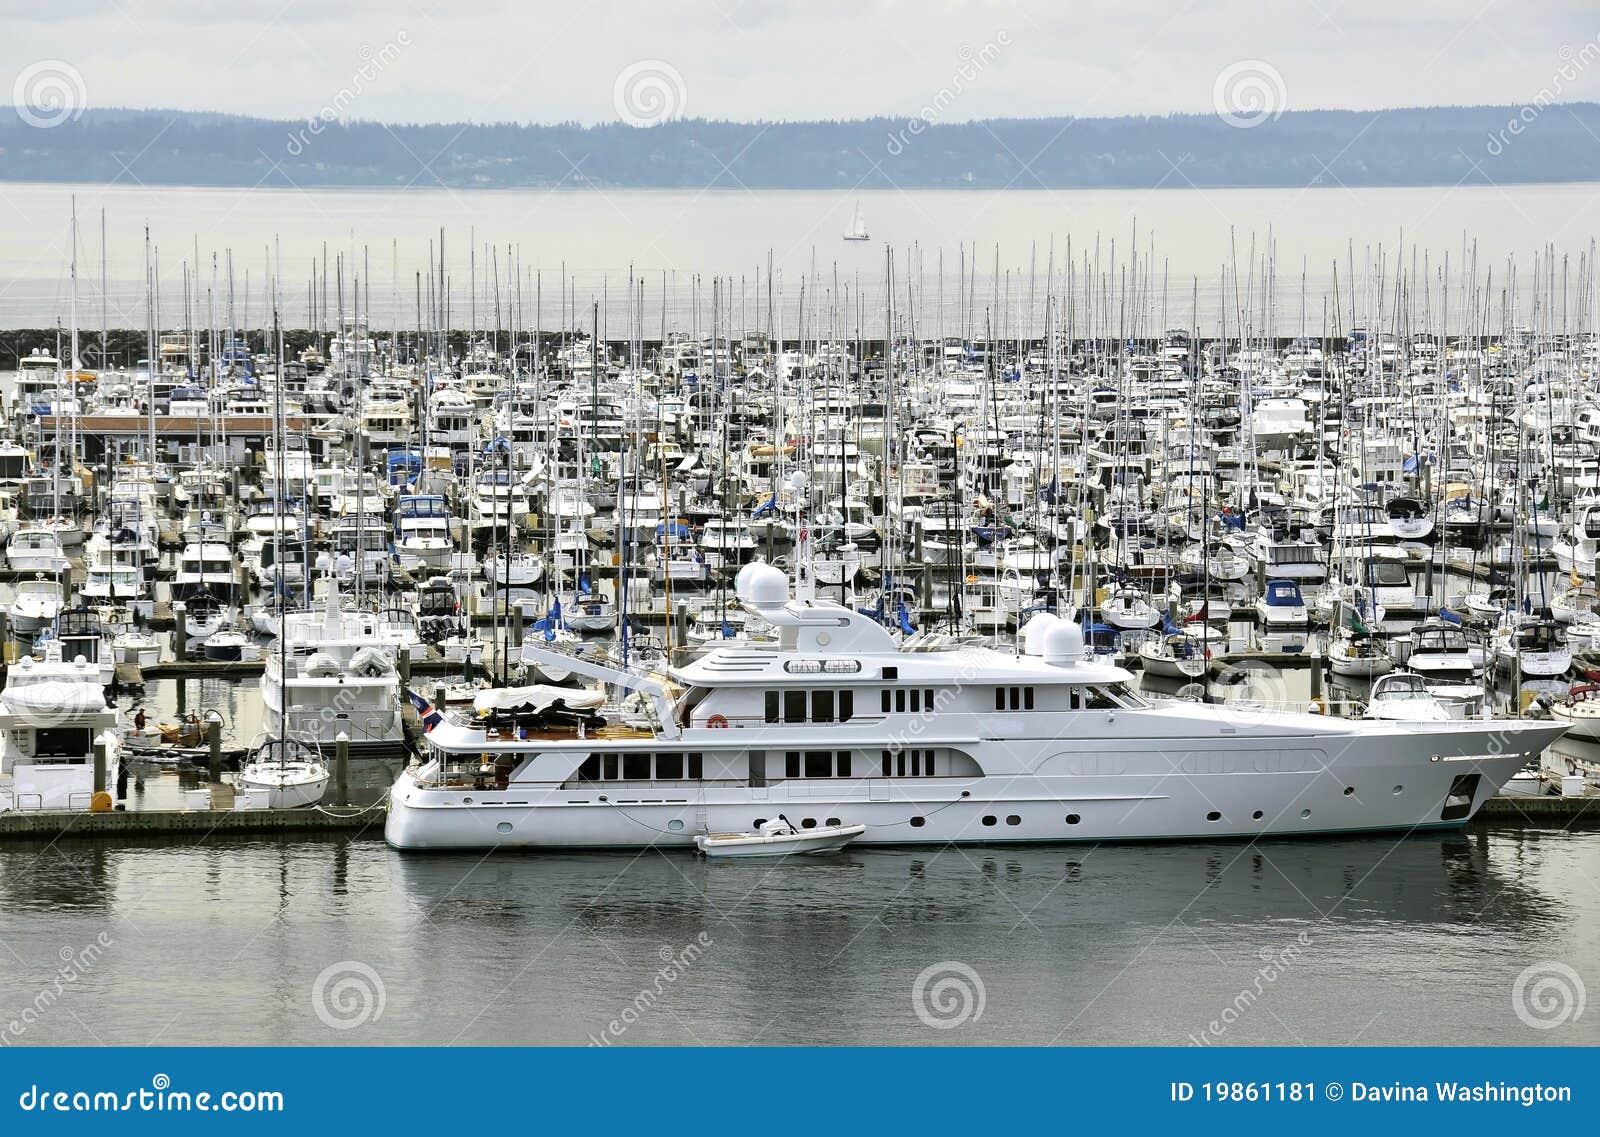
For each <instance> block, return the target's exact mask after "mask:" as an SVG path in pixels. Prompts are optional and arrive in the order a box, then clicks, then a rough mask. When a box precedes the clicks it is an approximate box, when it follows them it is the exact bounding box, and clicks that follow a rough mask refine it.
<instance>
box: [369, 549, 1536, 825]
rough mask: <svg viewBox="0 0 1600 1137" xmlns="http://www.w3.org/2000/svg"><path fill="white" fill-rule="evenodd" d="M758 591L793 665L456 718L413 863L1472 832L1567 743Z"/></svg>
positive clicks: (410, 804) (497, 702)
mask: <svg viewBox="0 0 1600 1137" xmlns="http://www.w3.org/2000/svg"><path fill="white" fill-rule="evenodd" d="M737 595H738V598H739V601H740V603H741V604H742V605H743V606H744V608H745V609H746V610H747V611H748V612H750V613H751V614H752V615H753V616H758V617H759V618H760V619H761V620H762V621H764V622H765V623H767V624H769V625H772V626H774V627H775V628H776V629H777V632H778V641H777V643H776V644H775V645H771V646H760V645H757V644H753V643H737V642H735V643H730V644H728V645H726V646H723V647H720V648H718V649H716V650H713V651H711V652H709V653H707V654H706V655H704V656H702V657H701V658H699V659H696V660H695V661H694V662H692V663H690V664H687V665H685V666H683V667H679V668H675V669H672V670H671V671H670V672H669V674H668V677H667V679H666V680H665V681H662V680H656V679H649V678H643V677H638V676H634V675H632V674H629V673H626V672H623V671H619V670H614V669H612V668H609V667H607V666H605V665H602V664H598V663H594V662H590V661H587V660H583V659H579V658H575V657H567V656H563V657H561V662H562V664H563V666H565V667H567V668H569V669H570V670H571V671H572V672H573V673H575V674H577V675H581V676H588V677H590V678H593V679H598V680H601V681H602V682H603V683H604V684H605V685H606V686H607V687H610V688H614V689H616V690H619V691H625V692H628V701H627V702H624V703H622V704H618V703H616V702H615V701H614V700H613V701H611V702H607V700H606V697H605V695H604V694H603V693H602V692H600V691H589V692H586V691H581V690H571V691H565V692H563V691H561V690H559V689H552V688H544V687H541V688H524V689H521V690H509V691H507V690H501V691H494V692H489V693H486V695H484V696H480V700H479V704H478V705H475V707H474V709H473V712H472V713H471V714H470V715H463V714H461V713H460V712H452V713H450V714H448V715H446V716H445V717H444V719H443V720H442V721H440V722H438V723H437V724H436V725H435V726H434V727H433V728H432V730H430V731H429V732H428V734H427V735H426V751H427V752H426V755H425V760H424V762H423V763H422V764H421V765H420V766H419V767H418V768H416V769H415V770H409V771H406V772H404V773H402V774H401V775H400V778H399V780H398V781H397V782H396V784H395V786H394V788H393V792H392V794H391V797H390V808H389V815H388V820H387V824H386V828H385V834H386V836H387V838H388V841H389V843H390V844H391V845H394V846H396V847H398V848H402V849H451V848H483V847H495V846H507V847H515V846H544V847H574V846H602V847H603V846H624V847H625V846H642V845H664V846H674V845H681V846H684V847H688V846H690V845H691V844H692V843H693V840H694V838H695V836H696V835H698V834H705V833H721V832H738V831H747V830H751V831H753V830H758V829H759V828H760V825H761V823H762V822H763V821H765V820H769V819H771V818H774V817H776V816H778V814H780V813H781V814H783V815H784V816H786V817H788V818H789V819H790V820H791V821H793V822H795V823H796V824H797V825H799V826H801V827H802V828H811V827H815V826H818V825H824V826H825V825H831V824H839V823H844V824H854V823H863V824H865V825H866V826H867V831H866V833H865V834H864V835H863V836H862V837H861V838H860V842H861V843H864V844H873V843H878V844H933V843H940V844H942V843H946V842H1000V841H1106V840H1131V839H1151V838H1212V837H1231V838H1249V837H1256V836H1261V835H1273V836H1283V835H1300V834H1312V833H1330V832H1355V831H1362V830H1380V829H1407V830H1409V829H1413V828H1428V827H1438V826H1453V825H1460V824H1462V823H1464V822H1465V821H1467V819H1468V818H1470V817H1471V816H1472V814H1473V813H1474V811H1476V810H1477V808H1478V807H1479V806H1481V805H1482V804H1483V802H1484V800H1485V799H1486V798H1488V797H1489V796H1490V795H1492V794H1493V793H1494V792H1495V791H1496V790H1497V789H1498V788H1499V787H1500V785H1501V784H1502V783H1504V782H1505V781H1506V780H1507V779H1509V778H1510V777H1511V776H1512V774H1514V773H1515V772H1516V771H1517V770H1518V769H1520V768H1521V767H1522V766H1523V765H1525V764H1526V763H1527V762H1529V761H1530V760H1531V759H1534V758H1536V757H1537V756H1538V754H1539V753H1540V751H1542V750H1543V749H1544V747H1545V746H1546V745H1547V744H1549V743H1550V742H1551V741H1552V740H1554V739H1555V738H1557V737H1558V736H1559V735H1560V734H1561V732H1562V729H1563V728H1562V727H1561V726H1559V725H1551V724H1550V723H1548V722H1523V721H1498V722H1488V721H1484V722H1474V723H1464V722H1451V723H1429V722H1362V721H1354V720H1343V719H1333V718H1325V717H1321V716H1316V715H1307V714H1293V713H1272V712H1266V711H1261V712H1252V711H1241V710H1239V709H1237V708H1227V707H1215V706H1206V705H1201V704H1195V703H1188V702H1170V703H1151V702H1148V701H1146V700H1145V699H1143V698H1142V697H1141V696H1139V695H1138V694H1136V693H1135V692H1134V691H1133V690H1132V689H1131V688H1130V686H1129V681H1130V680H1131V679H1132V676H1131V675H1130V674H1129V673H1128V672H1126V671H1124V670H1122V669H1121V668H1118V667H1114V666H1110V665H1108V664H1105V663H1102V662H1098V661H1096V660H1094V659H1092V658H1091V657H1089V656H1087V655H1086V654H1085V652H1084V644H1083V639H1082V635H1081V633H1080V631H1079V629H1078V627H1077V626H1076V625H1075V624H1072V623H1069V622H1067V621H1063V620H1060V619H1058V618H1056V617H1053V616H1048V615H1044V616H1036V617H1035V618H1034V619H1033V620H1032V621H1030V622H1029V624H1028V626H1027V628H1026V632H1025V637H1024V638H1025V642H1026V648H1025V650H1023V651H1021V652H1019V653H1017V654H1008V653H1005V652H999V651H994V650H988V649H982V648H975V647H962V648H959V649H955V650H943V651H928V652H907V651H901V650H899V648H898V647H897V645H896V644H895V642H894V640H893V639H892V638H891V636H890V634H889V633H888V632H887V631H885V630H884V629H883V628H882V627H881V626H880V625H878V624H876V623H874V622H873V621H872V620H871V619H870V618H869V617H867V616H864V615H862V614H860V613H858V612H855V611H853V610H851V609H849V608H845V607H842V606H840V605H837V604H833V603H828V602H823V601H815V600H810V599H800V600H790V599H789V589H788V580H787V578H786V577H785V575H784V574H783V573H782V572H781V571H780V570H778V569H776V568H774V567H772V566H770V565H766V564H764V563H760V562H757V563H755V564H752V565H748V566H746V567H745V568H744V569H743V570H742V571H741V572H740V574H739V579H738V582H737ZM525 646H526V645H525ZM536 650H537V649H536ZM602 704H605V705H604V706H602ZM613 706H614V707H616V711H615V712H613V711H612V710H610V709H609V708H610V707H613ZM630 706H631V707H632V708H635V709H630Z"/></svg>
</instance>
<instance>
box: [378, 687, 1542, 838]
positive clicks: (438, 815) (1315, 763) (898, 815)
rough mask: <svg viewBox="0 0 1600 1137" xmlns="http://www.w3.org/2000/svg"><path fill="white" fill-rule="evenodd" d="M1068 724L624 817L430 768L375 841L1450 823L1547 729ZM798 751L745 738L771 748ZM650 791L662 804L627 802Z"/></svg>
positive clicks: (393, 801) (1146, 714) (581, 795)
mask: <svg viewBox="0 0 1600 1137" xmlns="http://www.w3.org/2000/svg"><path fill="white" fill-rule="evenodd" d="M1077 713H1078V714H1080V715H1083V716H1091V715H1093V716H1096V718H1097V721H1091V720H1090V719H1089V718H1087V717H1085V718H1084V719H1083V720H1081V724H1080V726H1079V727H1078V729H1077V731H1076V732H1075V737H1071V738H1067V737H1063V738H1061V739H1059V740H1051V741H1043V740H1029V741H1026V742H1022V741H1016V740H1013V741H1006V742H992V743H983V742H974V743H973V744H972V745H970V746H969V747H968V749H969V750H970V752H971V753H972V754H973V755H974V757H976V758H977V759H978V761H979V762H980V764H981V763H982V762H984V761H992V762H993V763H994V764H995V765H996V766H997V767H998V766H999V765H1000V764H1001V763H1002V762H1006V763H1008V764H1009V765H1008V768H1007V769H1006V770H1004V771H1001V770H999V769H997V770H996V772H995V773H994V774H993V775H991V776H989V777H983V776H976V777H962V776H957V777H940V778H929V779H904V778H856V779H842V778H835V779H829V780H827V781H826V782H821V781H813V780H806V779H796V780H788V781H785V780H780V781H778V782H776V783H774V784H771V785H769V786H759V787H750V786H747V785H740V784H728V783H725V782H696V783H686V784H684V785H682V786H678V787H675V788H674V789H673V791H672V792H671V793H661V792H644V791H639V792H629V793H628V794H627V796H628V797H629V798H632V799H635V800H631V801H630V802H629V803H628V804H627V805H626V806H625V807H619V806H617V805H615V804H612V802H611V801H604V800H600V799H599V797H600V795H598V794H597V793H596V792H594V791H595V789H596V787H595V786H592V785H584V786H581V787H579V788H577V789H567V788H563V787H562V785H561V784H559V783H556V784H550V783H545V784H539V783H522V782H512V783H511V784H510V785H508V786H507V787H506V788H505V789H503V790H502V789H475V788H473V787H470V786H469V787H442V786H436V785H433V784H431V783H430V782H429V781H428V779H429V777H430V775H431V772H432V771H433V770H435V769H436V766H435V765H434V764H433V763H430V764H428V765H427V766H424V767H422V768H421V769H419V770H417V771H407V772H405V773H402V774H401V775H400V778H399V780H398V781H397V782H396V783H395V786H394V789H393V791H392V793H391V796H390V807H389V813H388V817H387V821H386V825H385V836H386V838H387V840H388V842H389V844H391V845H393V846H395V847H397V848H401V849H461V848H493V847H526V848H638V847H643V846H659V847H681V848H692V847H694V844H695V837H696V836H699V835H704V834H707V833H730V832H741V831H747V830H756V829H759V828H760V826H759V822H760V821H763V820H767V819H771V818H775V817H777V815H778V814H779V813H783V814H785V815H786V816H787V817H788V818H789V819H790V820H791V821H793V822H794V823H796V824H797V825H803V824H804V822H805V820H806V819H813V820H815V821H816V822H817V823H818V824H822V823H824V822H825V820H826V819H827V818H829V817H849V818H851V819H852V820H854V821H858V822H860V823H862V824H864V825H865V826H866V832H864V833H863V834H862V835H861V836H860V837H859V838H856V841H857V843H859V844H863V845H928V844H948V843H978V844H985V843H1000V842H1020V841H1028V842H1041V841H1057V842H1090V841H1119V840H1155V839H1169V840H1190V839H1204V838H1211V839H1214V838H1232V839H1238V840H1247V839H1251V838H1256V837H1262V836H1309V835H1313V834H1327V833H1347V832H1368V831H1378V830H1411V829H1417V828H1451V827H1454V826H1459V825H1462V824H1465V823H1466V821H1467V820H1468V819H1469V818H1470V816H1471V815H1472V813H1474V812H1476V811H1477V809H1478V808H1479V807H1480V806H1481V805H1482V804H1483V803H1484V801H1486V800H1487V799H1488V798H1489V797H1490V796H1492V795H1493V794H1494V793H1495V792H1496V790H1497V789H1498V788H1499V787H1500V785H1501V784H1503V783H1504V782H1506V781H1507V780H1509V779H1510V778H1511V776H1512V775H1513V774H1515V773H1516V772H1517V771H1518V770H1520V769H1521V768H1522V767H1523V766H1525V765H1527V764H1528V763H1529V762H1530V761H1534V760H1536V759H1537V758H1538V756H1539V754H1540V752H1541V751H1542V750H1543V749H1544V748H1545V747H1546V746H1547V745H1548V744H1549V743H1550V742H1551V741H1553V740H1554V739H1555V738H1557V737H1558V736H1559V735H1560V734H1561V731H1562V729H1563V728H1562V727H1561V726H1559V725H1551V724H1549V723H1530V722H1512V721H1498V722H1476V723H1455V722H1449V723H1355V722H1346V721H1343V720H1322V719H1320V718H1319V717H1317V716H1309V715H1284V714H1272V713H1268V712H1249V711H1243V712H1237V713H1236V715H1234V716H1230V721H1231V722H1232V723H1234V724H1235V725H1234V726H1233V727H1232V729H1233V730H1234V732H1235V733H1232V734H1229V735H1228V736H1227V737H1221V736H1220V735H1218V736H1215V737H1211V736H1208V737H1203V738H1197V737H1195V734H1196V733H1198V731H1197V730H1196V728H1195V727H1194V726H1193V724H1192V722H1190V721H1187V720H1186V719H1185V714H1186V713H1187V714H1190V715H1192V714H1193V712H1192V711H1188V712H1185V711H1182V710H1165V709H1163V710H1145V711H1118V712H1077ZM1212 713H1215V712H1212ZM1108 716H1109V717H1108ZM1161 720H1167V721H1165V722H1162V721H1161ZM441 729H442V728H441ZM688 733H689V734H693V735H694V736H695V737H694V738H693V739H692V740H690V739H688V738H687V737H686V739H685V744H686V745H690V746H693V747H694V748H696V749H698V750H701V751H704V752H707V762H708V764H709V762H710V761H711V757H712V756H711V754H710V752H711V751H714V750H717V749H729V748H732V747H738V748H740V752H741V754H742V753H743V748H744V747H748V746H751V745H756V743H755V742H753V741H745V742H742V743H741V742H737V741H735V740H737V738H738V736H739V735H740V734H748V733H750V732H747V731H719V730H696V731H691V732H688ZM850 734H851V732H850V731H849V730H847V729H845V728H842V727H839V728H835V729H833V730H830V731H829V732H828V735H829V743H828V744H829V745H832V746H839V745H843V744H845V739H846V738H847V737H849V736H850ZM729 735H732V736H733V738H732V739H729V738H728V736H729ZM927 741H929V742H932V741H934V740H933V739H931V738H930V739H928V740H927ZM805 744H806V743H802V742H799V741H797V740H792V739H791V740H783V739H775V738H771V739H769V738H765V737H763V738H762V739H761V742H760V745H762V746H766V747H771V748H777V749H781V748H783V747H784V746H794V745H805ZM584 745H585V746H592V745H594V744H593V743H589V744H584ZM857 745H860V746H863V747H874V748H875V747H877V746H878V745H880V739H878V738H876V737H870V736H869V737H862V738H860V740H859V742H858V743H857ZM1022 750H1026V751H1027V753H1019V751H1022ZM1028 771H1031V772H1028ZM1175 774H1176V775H1180V776H1176V777H1175V776H1174V775H1175ZM1472 775H1477V776H1476V777H1471V776H1472ZM1458 776H1466V777H1467V781H1466V783H1458V782H1457V781H1456V779H1457V777H1458ZM1462 784H1468V785H1470V787H1471V788H1470V793H1469V795H1468V798H1469V799H1468V800H1467V801H1466V802H1465V804H1464V806H1463V805H1462V803H1460V802H1457V803H1456V805H1457V807H1458V808H1457V809H1455V810H1451V809H1449V808H1447V801H1446V799H1447V798H1448V797H1449V795H1450V793H1451V791H1452V789H1453V788H1455V787H1456V786H1458V785H1462ZM1347 790H1349V791H1350V792H1346V791H1347ZM614 796H616V795H615V794H608V795H607V797H614ZM650 797H659V798H660V799H662V800H660V801H657V802H651V801H648V800H637V799H641V798H644V799H648V798H650ZM466 798H470V799H472V800H471V803H470V808H465V807H464V806H466V805H467V803H466V802H465V799H466ZM1213 814H1215V815H1216V816H1215V818H1213V817H1212V815H1213ZM1012 818H1015V819H1016V820H1015V822H1013V821H1012V820H1011V819H1012ZM986 819H987V820H986ZM915 820H920V823H919V824H914V823H913V822H914V821H915Z"/></svg>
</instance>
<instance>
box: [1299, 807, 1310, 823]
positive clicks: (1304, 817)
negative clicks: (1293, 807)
mask: <svg viewBox="0 0 1600 1137" xmlns="http://www.w3.org/2000/svg"><path fill="white" fill-rule="evenodd" d="M1300 820H1301V821H1310V820H1311V811H1310V810H1309V809H1302V810H1301V811H1300Z"/></svg>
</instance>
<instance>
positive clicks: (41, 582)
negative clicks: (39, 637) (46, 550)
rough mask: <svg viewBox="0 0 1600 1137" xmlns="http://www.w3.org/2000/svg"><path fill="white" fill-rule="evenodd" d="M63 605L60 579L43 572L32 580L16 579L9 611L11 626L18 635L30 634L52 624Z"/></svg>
mask: <svg viewBox="0 0 1600 1137" xmlns="http://www.w3.org/2000/svg"><path fill="white" fill-rule="evenodd" d="M63 607H65V603H64V601H63V600H62V597H61V582H60V581H58V580H55V579H53V578H49V577H46V576H45V575H44V574H43V573H40V574H39V575H38V576H36V577H35V578H34V579H33V580H21V581H18V582H17V591H16V595H15V596H13V597H12V599H11V608H10V611H9V614H10V617H11V627H12V628H13V629H14V630H15V631H16V632H17V633H18V634H19V635H29V636H31V635H33V634H34V633H35V632H39V631H42V630H43V629H45V628H48V627H49V626H50V625H51V624H53V623H54V622H55V618H56V616H57V614H59V613H60V611H61V609H62V608H63Z"/></svg>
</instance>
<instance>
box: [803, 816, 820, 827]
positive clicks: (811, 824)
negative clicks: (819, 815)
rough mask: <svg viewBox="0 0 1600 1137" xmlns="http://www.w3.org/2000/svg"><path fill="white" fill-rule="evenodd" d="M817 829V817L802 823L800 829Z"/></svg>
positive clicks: (805, 819)
mask: <svg viewBox="0 0 1600 1137" xmlns="http://www.w3.org/2000/svg"><path fill="white" fill-rule="evenodd" d="M816 827H817V819H816V818H815V817H807V818H804V819H803V820H802V821H801V822H800V828H802V829H815V828H816Z"/></svg>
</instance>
